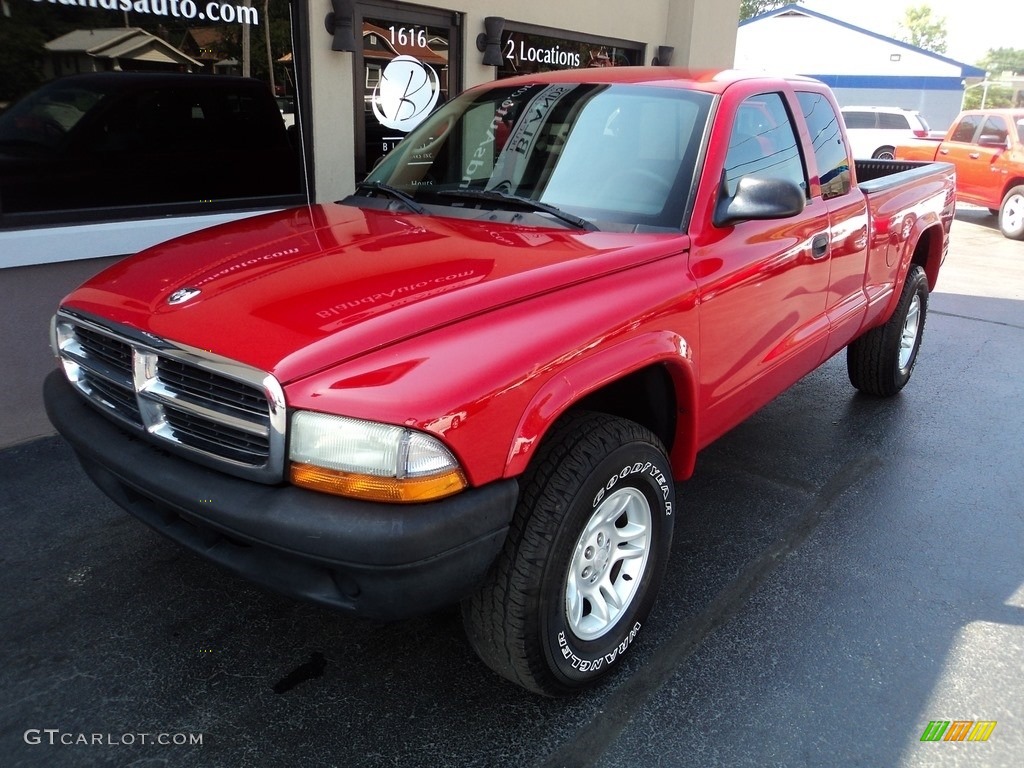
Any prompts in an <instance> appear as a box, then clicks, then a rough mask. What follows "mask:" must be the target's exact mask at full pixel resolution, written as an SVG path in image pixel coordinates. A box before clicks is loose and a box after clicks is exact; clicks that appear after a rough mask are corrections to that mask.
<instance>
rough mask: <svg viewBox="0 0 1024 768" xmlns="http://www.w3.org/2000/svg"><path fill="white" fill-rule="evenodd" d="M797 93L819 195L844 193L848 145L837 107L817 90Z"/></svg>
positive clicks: (845, 191)
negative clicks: (814, 166) (805, 122)
mask: <svg viewBox="0 0 1024 768" xmlns="http://www.w3.org/2000/svg"><path fill="white" fill-rule="evenodd" d="M796 97H797V101H799V102H800V109H801V111H803V113H804V120H806V121H807V129H808V130H809V131H810V134H811V145H812V146H813V147H814V160H815V163H816V164H817V166H818V176H819V182H820V183H821V197H822V199H824V200H828V199H829V198H832V197H839V196H840V195H845V194H846V193H847V192H849V191H850V149H849V147H847V146H846V142H845V141H844V140H843V132H842V131H841V130H840V128H839V118H838V116H837V115H836V111H835V110H834V109H833V108H832V104H831V103H829V100H828V99H826V98H825V97H824V96H822V95H821V94H820V93H813V92H811V91H797V94H796Z"/></svg>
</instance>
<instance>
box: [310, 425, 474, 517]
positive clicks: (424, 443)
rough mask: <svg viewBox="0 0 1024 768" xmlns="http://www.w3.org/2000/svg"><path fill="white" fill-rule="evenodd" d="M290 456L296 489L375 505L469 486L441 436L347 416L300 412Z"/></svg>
mask: <svg viewBox="0 0 1024 768" xmlns="http://www.w3.org/2000/svg"><path fill="white" fill-rule="evenodd" d="M290 458H291V461H292V464H291V471H290V476H291V481H292V482H293V483H294V484H295V485H298V486H302V487H303V488H310V489H312V490H315V491H323V492H325V493H334V494H338V495H340V496H352V497H355V498H360V499H370V500H372V501H391V502H411V501H431V500H433V499H440V498H443V497H445V496H451V495H452V494H453V493H458V492H459V491H461V490H462V489H464V488H465V487H466V485H467V483H466V477H465V475H464V474H463V473H462V469H461V468H460V467H459V463H458V461H456V460H455V457H454V456H452V454H451V452H450V451H449V450H448V449H447V448H446V447H445V446H444V445H443V444H442V443H441V441H440V440H438V439H437V438H435V437H433V436H431V435H428V434H426V433H425V432H417V431H414V430H411V429H406V428H405V427H396V426H393V425H391V424H377V423H375V422H372V421H363V420H361V419H351V418H348V417H346V416H330V415H328V414H323V413H314V412H312V411H298V412H297V413H296V414H295V415H294V416H293V417H292V424H291V453H290Z"/></svg>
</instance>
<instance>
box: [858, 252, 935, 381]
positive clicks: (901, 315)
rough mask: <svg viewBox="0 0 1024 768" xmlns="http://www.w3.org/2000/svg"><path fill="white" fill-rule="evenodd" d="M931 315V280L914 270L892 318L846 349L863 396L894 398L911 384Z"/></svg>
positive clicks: (904, 286)
mask: <svg viewBox="0 0 1024 768" xmlns="http://www.w3.org/2000/svg"><path fill="white" fill-rule="evenodd" d="M927 314H928V277H927V276H926V275H925V272H924V270H923V269H922V268H921V267H918V266H912V267H911V268H910V272H908V273H907V279H906V282H904V283H903V292H902V293H901V294H900V300H899V303H898V304H897V305H896V311H895V312H893V313H892V317H890V318H889V320H888V321H887V322H886V323H885V325H880V326H878V327H877V328H872V329H871V330H870V331H868V332H867V333H865V334H864V335H863V336H860V337H858V338H857V339H854V340H853V341H852V342H851V343H850V345H849V346H848V347H847V348H846V370H847V372H848V373H849V375H850V383H851V384H853V386H855V387H856V388H857V389H859V390H860V391H861V392H864V393H866V394H869V395H877V396H879V397H891V396H892V395H895V394H896V393H897V392H899V391H900V390H901V389H903V387H904V386H906V383H907V382H908V381H910V374H911V373H913V371H914V365H915V364H916V363H917V353H918V350H920V348H921V339H922V337H923V335H924V321H925V317H926V315H927Z"/></svg>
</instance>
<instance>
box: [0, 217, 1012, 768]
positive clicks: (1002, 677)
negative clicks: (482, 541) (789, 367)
mask: <svg viewBox="0 0 1024 768" xmlns="http://www.w3.org/2000/svg"><path fill="white" fill-rule="evenodd" d="M1022 381H1024V242H1011V241H1008V240H1005V239H1004V238H1002V236H1001V235H1000V234H999V232H998V230H997V229H995V220H994V218H992V217H991V216H989V215H988V214H987V212H985V211H983V210H978V209H968V208H962V209H961V210H960V211H959V212H958V214H957V220H956V222H955V224H954V230H953V236H952V247H951V253H950V256H949V259H948V260H947V263H946V266H945V267H944V270H943V275H942V277H941V278H940V282H939V286H938V290H937V291H936V292H935V293H933V294H932V296H931V302H930V311H929V316H928V320H927V327H926V331H925V339H924V346H923V348H922V351H921V357H920V361H919V363H918V366H917V369H916V371H915V373H914V377H913V379H912V381H911V382H910V384H909V386H908V387H907V389H906V390H904V392H903V393H901V394H900V395H899V396H897V397H895V398H893V399H890V400H876V399H872V398H867V397H863V396H860V395H858V394H856V393H855V392H854V390H853V389H852V388H851V387H850V385H849V383H848V381H847V378H846V369H845V360H844V357H843V356H842V355H840V356H838V357H836V358H835V359H833V360H832V361H830V362H829V363H827V364H826V365H825V366H823V367H822V368H820V369H819V370H818V371H816V372H814V373H813V374H811V375H809V376H807V377H806V378H805V379H803V380H802V381H801V382H799V383H798V384H797V385H796V386H795V387H794V388H793V389H792V390H790V391H789V392H787V393H786V394H784V395H783V396H781V397H780V398H778V399H777V400H776V401H775V402H773V403H772V404H770V405H769V406H768V407H766V408H765V409H764V410H762V411H761V412H760V413H758V414H757V415H755V416H754V417H752V418H751V419H749V420H748V421H746V422H745V423H743V424H742V425H740V426H739V427H738V428H736V429H735V430H733V431H732V432H731V433H729V434H728V435H726V436H725V437H723V438H722V439H721V440H719V441H718V442H717V443H716V444H714V445H713V446H711V447H710V448H708V449H707V450H706V451H704V452H703V453H702V454H701V457H700V459H699V462H698V467H697V473H696V475H695V477H694V479H693V480H691V481H689V482H687V483H685V484H681V485H680V487H679V489H678V490H679V508H680V517H679V519H678V520H677V523H676V539H675V542H674V546H673V555H672V559H671V562H670V564H669V568H668V574H667V577H666V581H665V585H664V587H663V588H662V592H661V595H660V597H659V600H658V602H657V604H656V606H655V609H654V612H653V614H652V616H651V617H650V619H649V620H648V622H647V623H646V625H645V627H644V631H643V633H642V635H641V636H638V642H636V643H635V644H634V646H632V647H631V649H630V652H629V654H628V655H627V657H626V659H625V662H624V666H623V668H622V669H621V670H620V674H619V675H618V676H616V677H615V678H614V679H613V680H612V681H611V682H610V683H609V684H607V685H605V686H603V687H601V688H600V689H598V690H596V691H594V692H591V693H588V694H585V695H582V696H579V697H577V698H573V699H568V700H557V701H553V700H547V699H540V698H537V697H535V696H532V695H530V694H528V693H526V692H524V691H522V690H520V689H518V688H516V687H514V686H512V685H511V684H508V683H505V682H504V681H502V680H501V679H499V678H497V677H496V676H495V675H493V674H492V673H491V672H490V671H488V670H487V669H486V668H485V667H484V666H483V665H482V664H481V663H480V662H479V661H477V660H476V658H475V657H474V656H473V654H472V652H471V650H470V648H469V645H468V644H467V642H466V640H465V638H464V636H463V633H462V628H461V625H460V621H459V616H458V613H457V611H456V610H454V609H452V610H447V611H444V612H441V613H439V614H436V615H432V616H429V617H426V618H423V619H418V620H413V621H406V622H400V623H394V624H383V623H376V622H370V621H365V620H358V619H352V618H348V617H345V616H341V615H338V614H335V613H332V612H330V611H329V610H326V609H322V608H319V607H316V606H311V605H306V604H302V603H298V602H294V601H291V600H288V599H284V598H281V597H278V596H277V595H274V594H272V593H268V592H266V591H263V590H262V589H260V588H258V587H255V586H253V585H251V584H249V583H247V582H245V581H242V580H240V579H238V578H235V577H233V576H231V575H229V574H226V573H224V572H223V571H221V570H220V569H218V568H217V567H216V566H213V565H211V564H209V563H206V562H205V561H202V560H200V559H198V558H196V557H194V556H192V555H191V554H188V553H186V552H184V551H182V550H181V549H179V548H178V547H177V546H175V545H174V544H172V543H170V542H169V541H166V540H164V539H163V538H161V537H160V536H159V535H157V534H155V533H153V532H151V531H150V530H149V529H148V528H146V527H145V526H143V525H142V524H141V523H139V522H137V521H136V520H135V519H134V518H132V517H130V516H129V515H128V514H127V513H124V512H122V511H121V510H120V509H119V508H117V507H116V506H115V505H114V504H113V503H112V502H110V501H108V500H107V499H106V497H104V496H103V495H102V494H101V493H100V492H99V491H98V490H96V489H95V488H94V487H93V486H92V485H91V483H90V482H89V481H88V480H87V479H86V478H85V476H84V474H83V473H82V471H81V470H80V468H79V467H78V465H77V464H76V463H75V461H74V460H73V457H72V455H71V452H70V450H69V449H68V448H67V446H66V445H65V444H64V443H63V442H62V441H61V440H60V439H58V438H56V437H48V438H42V439H39V440H35V441H33V442H29V443H25V444H23V445H20V446H16V447H14V448H9V449H7V450H4V451H0V530H2V531H3V535H2V537H0V659H2V661H3V664H2V666H0V690H2V691H3V699H2V701H0V766H47V767H48V768H49V767H51V766H53V767H59V766H74V767H75V768H78V767H79V766H110V765H115V766H121V765H123V766H129V765H131V766H204V767H206V766H230V767H235V766H257V767H259V768H264V767H265V768H273V767H274V766H288V767H289V768H291V767H293V766H302V767H305V766H346V767H349V766H374V767H376V766H409V767H410V768H415V767H418V766H424V767H427V766H429V767H430V768H436V766H460V767H461V766H542V767H544V768H547V767H553V766H599V767H600V768H612V767H613V766H637V767H646V766H702V767H703V766H716V765H723V766H769V765H777V766H787V767H789V766H900V767H910V766H915V767H916V766H1013V767H1014V768H1019V766H1020V765H1021V760H1022V756H1024V691H1022V685H1021V684H1022V681H1024V554H1022V553H1024V516H1022V510H1024V491H1022V487H1024V482H1022V480H1024V440H1022V438H1021V434H1022V431H1024V429H1022V428H1024V412H1022V409H1021V403H1022V397H1021V393H1022V383H1021V382H1022ZM935 721H937V722H940V723H945V722H949V723H950V724H951V725H950V726H949V729H954V728H957V727H960V726H956V725H955V724H956V723H957V722H958V721H959V722H967V721H971V722H973V723H988V724H989V725H987V726H979V730H978V731H977V733H978V734H981V733H983V732H987V735H988V738H987V740H984V741H981V740H973V741H971V740H964V741H955V740H941V739H940V740H939V741H922V736H923V735H925V733H926V731H928V730H929V725H930V724H931V723H933V722H935ZM992 723H995V725H994V727H992V726H991V724H992ZM938 727H940V728H941V726H938ZM971 727H974V726H971ZM933 729H934V726H933ZM949 729H947V732H952V731H951V730H949Z"/></svg>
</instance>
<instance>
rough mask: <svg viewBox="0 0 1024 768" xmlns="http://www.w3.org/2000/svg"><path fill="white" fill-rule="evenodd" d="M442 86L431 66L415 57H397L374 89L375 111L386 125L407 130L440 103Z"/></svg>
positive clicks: (406, 131) (399, 129)
mask: <svg viewBox="0 0 1024 768" xmlns="http://www.w3.org/2000/svg"><path fill="white" fill-rule="evenodd" d="M440 86H441V80H440V78H439V77H438V76H437V72H435V71H434V70H433V69H432V68H431V67H429V66H428V65H426V64H424V63H423V62H421V61H420V60H419V59H415V58H413V57H412V56H396V57H395V58H393V59H392V60H391V61H390V62H389V63H388V65H387V66H386V67H384V71H383V72H381V75H380V81H379V82H378V83H377V85H376V87H375V88H374V89H373V101H372V102H371V105H372V106H373V114H374V115H376V116H377V120H378V121H380V124H381V125H383V126H384V127H385V128H391V129H392V130H395V131H403V132H405V133H408V132H409V131H411V130H412V129H413V128H415V127H416V126H417V125H419V124H420V122H422V120H423V118H425V117H426V116H427V115H429V114H430V110H432V109H433V108H434V106H435V105H436V104H437V99H438V96H440V95H441V87H440Z"/></svg>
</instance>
